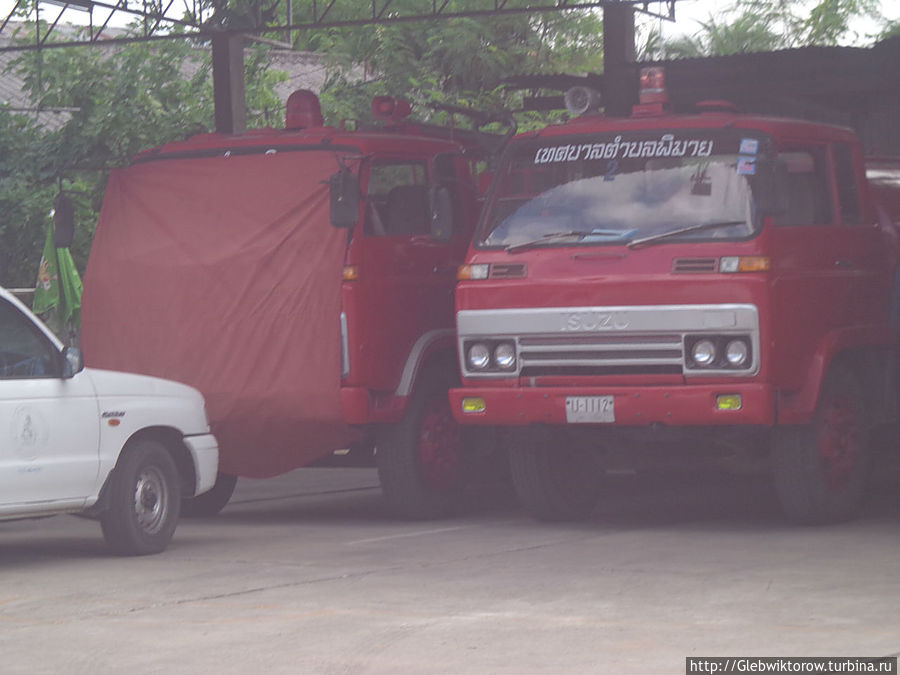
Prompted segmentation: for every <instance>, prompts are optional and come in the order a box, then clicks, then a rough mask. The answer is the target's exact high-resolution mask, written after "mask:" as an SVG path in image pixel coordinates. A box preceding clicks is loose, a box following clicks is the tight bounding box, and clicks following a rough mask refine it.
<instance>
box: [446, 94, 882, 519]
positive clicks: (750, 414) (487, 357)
mask: <svg viewBox="0 0 900 675" xmlns="http://www.w3.org/2000/svg"><path fill="white" fill-rule="evenodd" d="M895 239H896V233H895V231H894V226H893V225H892V224H891V223H890V222H889V221H888V220H887V219H885V218H883V217H882V218H879V215H878V212H877V210H876V208H875V206H874V205H873V201H872V198H871V195H870V189H869V185H868V184H867V181H866V173H865V163H864V159H863V156H862V152H861V149H860V145H859V142H858V141H857V139H856V137H855V135H854V133H853V132H852V131H850V130H849V129H844V128H840V127H835V126H829V125H824V124H814V123H810V122H804V121H799V120H789V119H777V118H771V117H763V116H758V115H746V114H740V113H738V112H736V111H735V110H734V109H733V108H732V107H731V106H728V105H727V104H724V103H722V102H714V103H711V104H708V105H706V106H703V110H702V112H699V113H698V114H693V115H673V114H669V113H668V112H666V110H665V108H664V106H663V105H662V104H660V103H659V102H658V101H657V102H651V103H649V104H646V105H641V106H636V109H635V114H634V115H633V116H632V117H631V118H628V119H617V118H609V117H605V116H603V115H600V114H584V115H582V116H580V117H578V118H577V119H574V120H572V121H571V122H569V123H566V124H561V125H556V126H551V127H547V128H546V129H543V130H542V131H539V132H534V133H530V134H522V135H519V136H518V137H516V138H515V139H514V140H513V141H512V142H511V143H510V145H509V147H508V148H507V151H506V153H505V156H504V160H503V162H502V163H501V165H500V167H499V168H498V170H497V173H496V176H495V180H494V185H493V187H492V191H491V194H490V197H489V201H488V204H487V205H486V208H485V213H484V215H483V218H482V221H481V223H480V225H479V228H478V230H477V231H476V234H475V238H474V242H473V245H472V248H471V249H470V252H469V257H468V260H467V264H466V266H464V267H463V268H462V269H461V270H460V283H459V285H458V288H457V299H456V310H457V332H458V353H459V358H460V367H461V370H462V376H463V385H462V387H460V388H455V389H453V390H452V391H451V403H452V409H453V413H454V415H455V416H456V418H457V419H458V420H459V421H460V422H461V423H463V424H467V425H491V426H500V427H505V428H507V429H508V430H509V431H510V439H511V442H510V461H511V464H512V473H513V479H514V483H515V486H516V489H517V492H518V493H519V496H520V498H521V500H522V502H523V504H524V506H525V507H526V508H527V509H528V510H530V511H531V512H532V513H533V514H535V515H537V516H538V517H541V518H546V519H567V518H577V517H584V516H586V515H587V514H588V513H590V511H591V510H592V509H593V507H594V505H595V503H596V498H597V495H598V492H599V489H600V486H599V482H598V480H597V473H596V471H594V468H595V466H596V465H597V463H598V462H597V460H598V458H601V457H603V456H607V455H609V454H610V453H612V452H616V451H622V450H623V449H624V450H625V451H626V452H628V450H629V449H630V448H637V447H638V446H642V445H664V444H668V445H666V447H669V448H671V449H672V451H673V452H677V451H678V448H679V447H682V448H683V447H684V446H685V445H696V444H697V443H698V442H702V443H703V444H710V443H713V444H715V443H716V442H717V441H721V442H722V444H726V443H727V444H728V445H729V447H733V445H734V443H735V442H736V441H737V442H742V443H744V444H746V445H747V446H749V447H751V448H752V449H754V450H756V451H758V452H768V450H769V448H771V449H772V452H771V464H772V467H773V469H774V475H775V483H776V487H777V490H778V494H779V497H780V500H781V504H782V506H783V507H784V510H785V511H786V513H787V514H788V515H789V516H790V517H792V518H793V519H795V520H798V521H804V522H810V521H823V520H832V519H838V518H843V517H846V516H848V515H849V514H850V513H851V512H852V511H853V510H854V509H855V508H856V507H857V506H858V505H859V503H860V500H861V499H862V496H863V494H864V491H865V477H866V469H867V466H868V459H869V455H870V453H869V445H870V444H869V438H870V435H871V431H872V429H873V428H874V427H875V426H877V425H878V424H881V423H883V422H885V421H887V420H891V419H892V418H893V413H894V410H893V397H892V395H889V392H890V391H891V386H892V385H891V382H890V381H889V380H891V379H892V377H893V373H892V370H893V367H894V366H893V364H894V358H895V357H894V351H895V340H894V336H893V335H892V332H891V321H890V306H891V295H892V292H893V291H892V288H893V278H894V268H895V267H896V241H895ZM601 464H602V463H601Z"/></svg>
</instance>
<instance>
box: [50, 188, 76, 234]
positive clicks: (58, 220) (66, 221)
mask: <svg viewBox="0 0 900 675" xmlns="http://www.w3.org/2000/svg"><path fill="white" fill-rule="evenodd" d="M74 238H75V206H74V204H72V200H71V199H69V198H68V197H66V196H65V195H64V194H63V193H62V192H60V193H59V194H58V195H56V199H54V200H53V245H54V246H56V248H69V247H70V246H71V245H72V241H73V240H74Z"/></svg>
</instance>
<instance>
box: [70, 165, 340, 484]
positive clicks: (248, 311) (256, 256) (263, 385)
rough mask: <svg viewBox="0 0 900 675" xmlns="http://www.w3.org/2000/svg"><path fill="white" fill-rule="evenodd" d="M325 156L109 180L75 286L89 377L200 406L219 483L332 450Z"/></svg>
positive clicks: (335, 264) (120, 173)
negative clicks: (179, 386)
mask: <svg viewBox="0 0 900 675" xmlns="http://www.w3.org/2000/svg"><path fill="white" fill-rule="evenodd" d="M337 169H338V161H337V158H336V156H335V153H334V152H331V151H323V150H315V151H295V152H277V153H270V154H262V153H260V154H253V155H241V156H231V157H223V156H220V157H213V158H182V159H177V158H176V159H165V160H155V161H150V162H145V163H141V164H136V165H134V166H131V167H129V168H126V169H120V170H116V171H113V173H112V175H111V176H110V178H109V185H108V187H107V191H106V198H105V201H104V203H103V208H102V211H101V214H100V221H99V224H98V226H97V233H96V236H95V238H94V243H93V249H92V251H91V257H90V261H89V263H88V268H87V274H86V275H85V285H84V310H83V312H84V313H83V334H82V344H83V349H84V353H85V358H86V361H87V363H88V365H89V366H92V367H96V368H106V369H113V370H127V371H131V372H136V373H144V374H148V375H155V376H158V377H164V378H168V379H172V380H177V381H180V382H185V383H187V384H190V385H192V386H194V387H196V388H198V389H199V390H200V391H201V392H203V394H204V395H205V396H206V402H207V409H208V412H209V417H210V420H211V423H212V426H213V431H214V433H215V434H216V436H217V437H218V439H219V442H220V446H221V464H220V470H221V471H223V472H225V473H230V474H235V475H240V476H250V477H266V476H272V475H276V474H279V473H283V472H286V471H289V470H291V469H293V468H296V467H299V466H303V465H306V464H309V463H310V462H312V461H315V460H316V459H318V458H321V457H324V456H325V455H327V454H329V453H330V452H331V451H332V450H335V449H337V448H341V447H347V444H348V443H349V442H350V441H352V440H354V439H355V438H356V436H357V433H356V432H355V431H354V430H353V429H351V428H349V427H347V426H346V425H345V424H344V423H343V422H342V419H341V404H340V323H339V317H340V284H341V273H342V265H343V260H344V250H345V246H346V239H347V232H346V230H338V229H335V228H333V227H332V226H331V225H330V223H329V197H328V186H327V179H328V177H329V175H331V174H332V173H334V172H335V171H337Z"/></svg>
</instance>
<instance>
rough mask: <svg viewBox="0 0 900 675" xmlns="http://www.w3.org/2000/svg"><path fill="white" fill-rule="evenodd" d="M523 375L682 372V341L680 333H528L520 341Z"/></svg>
mask: <svg viewBox="0 0 900 675" xmlns="http://www.w3.org/2000/svg"><path fill="white" fill-rule="evenodd" d="M519 358H520V360H521V363H522V374H523V375H526V374H527V373H528V371H534V372H540V373H549V372H553V371H554V370H557V369H560V368H562V369H565V370H567V371H569V372H571V371H572V370H573V369H579V370H580V369H583V370H584V371H585V374H602V373H603V372H605V371H606V369H613V370H615V371H616V372H622V369H623V368H626V369H627V371H628V372H636V373H640V372H658V371H659V368H660V367H663V368H664V369H665V370H668V368H665V367H667V366H671V367H672V368H673V369H674V372H679V373H680V372H681V367H682V363H683V340H682V337H681V335H680V334H677V333H667V334H660V335H637V334H630V335H629V334H615V335H565V336H558V335H554V336H529V337H523V338H521V339H520V340H519Z"/></svg>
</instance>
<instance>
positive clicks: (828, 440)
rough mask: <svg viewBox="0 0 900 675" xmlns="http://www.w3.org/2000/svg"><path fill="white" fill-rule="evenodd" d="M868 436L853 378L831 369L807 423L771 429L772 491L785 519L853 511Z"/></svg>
mask: <svg viewBox="0 0 900 675" xmlns="http://www.w3.org/2000/svg"><path fill="white" fill-rule="evenodd" d="M869 434H870V428H869V419H868V414H867V409H866V399H865V396H864V393H863V388H862V385H861V384H860V382H859V379H858V378H857V377H856V376H855V375H854V373H853V371H852V370H850V369H849V368H847V367H845V366H841V365H836V366H834V367H832V369H831V370H830V371H829V372H828V375H827V376H826V378H825V382H824V383H823V385H822V392H821V394H820V397H819V403H818V406H817V407H816V413H815V418H814V419H813V421H812V423H811V424H807V425H800V426H791V427H781V428H776V429H775V436H774V443H773V453H772V468H773V471H774V480H775V490H776V492H777V494H778V498H779V500H780V502H781V507H782V510H783V511H784V513H785V515H786V516H787V517H788V518H789V519H790V520H792V521H794V522H796V523H800V524H820V523H830V522H837V521H841V520H846V519H848V518H850V517H852V516H853V515H854V514H855V513H856V512H857V511H858V510H859V507H860V506H861V505H862V503H863V501H864V498H865V493H866V484H867V480H868V475H869V466H870V461H871V452H870V447H869V442H870V439H869Z"/></svg>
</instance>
